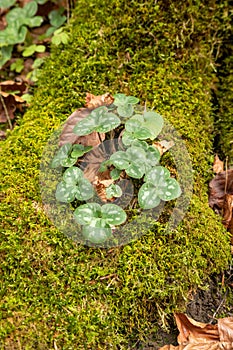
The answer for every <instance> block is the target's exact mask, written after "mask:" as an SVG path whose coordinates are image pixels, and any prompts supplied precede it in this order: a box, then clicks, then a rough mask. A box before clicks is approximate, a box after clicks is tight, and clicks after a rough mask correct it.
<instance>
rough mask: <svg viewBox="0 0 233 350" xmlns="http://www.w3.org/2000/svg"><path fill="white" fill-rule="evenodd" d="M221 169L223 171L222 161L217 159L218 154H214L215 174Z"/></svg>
mask: <svg viewBox="0 0 233 350" xmlns="http://www.w3.org/2000/svg"><path fill="white" fill-rule="evenodd" d="M222 171H224V163H223V161H221V160H220V159H219V157H218V155H217V154H216V155H215V157H214V164H213V172H214V173H215V174H218V173H221V172H222Z"/></svg>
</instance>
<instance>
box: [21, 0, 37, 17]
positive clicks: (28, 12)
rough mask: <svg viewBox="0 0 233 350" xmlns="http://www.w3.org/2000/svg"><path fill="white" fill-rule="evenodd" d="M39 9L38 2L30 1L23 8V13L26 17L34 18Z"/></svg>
mask: <svg viewBox="0 0 233 350" xmlns="http://www.w3.org/2000/svg"><path fill="white" fill-rule="evenodd" d="M37 9H38V5H37V3H36V1H30V2H28V3H27V4H26V5H25V6H24V7H23V12H24V15H25V17H33V16H35V14H36V12H37Z"/></svg>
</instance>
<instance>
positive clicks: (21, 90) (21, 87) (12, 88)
mask: <svg viewBox="0 0 233 350" xmlns="http://www.w3.org/2000/svg"><path fill="white" fill-rule="evenodd" d="M27 89H28V84H27V83H26V82H24V81H22V82H16V81H14V80H6V81H3V82H1V83H0V90H1V92H6V93H10V92H11V93H14V94H16V93H17V94H18V95H19V96H21V95H23V94H25V93H26V92H27ZM15 96H16V95H15Z"/></svg>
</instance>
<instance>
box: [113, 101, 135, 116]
mask: <svg viewBox="0 0 233 350" xmlns="http://www.w3.org/2000/svg"><path fill="white" fill-rule="evenodd" d="M133 111H134V109H133V106H132V105H130V104H125V105H122V106H121V105H120V106H118V107H117V113H118V114H119V116H121V117H123V118H127V117H131V116H132V115H133Z"/></svg>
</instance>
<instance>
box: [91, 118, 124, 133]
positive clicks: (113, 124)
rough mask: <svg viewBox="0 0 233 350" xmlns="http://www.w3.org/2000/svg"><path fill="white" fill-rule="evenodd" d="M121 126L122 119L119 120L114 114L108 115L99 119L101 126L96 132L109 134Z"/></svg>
mask: <svg viewBox="0 0 233 350" xmlns="http://www.w3.org/2000/svg"><path fill="white" fill-rule="evenodd" d="M120 124H121V120H120V118H118V117H117V116H116V115H115V114H114V113H106V114H105V115H102V116H101V117H100V118H99V126H98V127H97V128H96V131H98V132H108V131H110V130H113V129H115V128H117V127H118V126H119V125H120Z"/></svg>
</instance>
